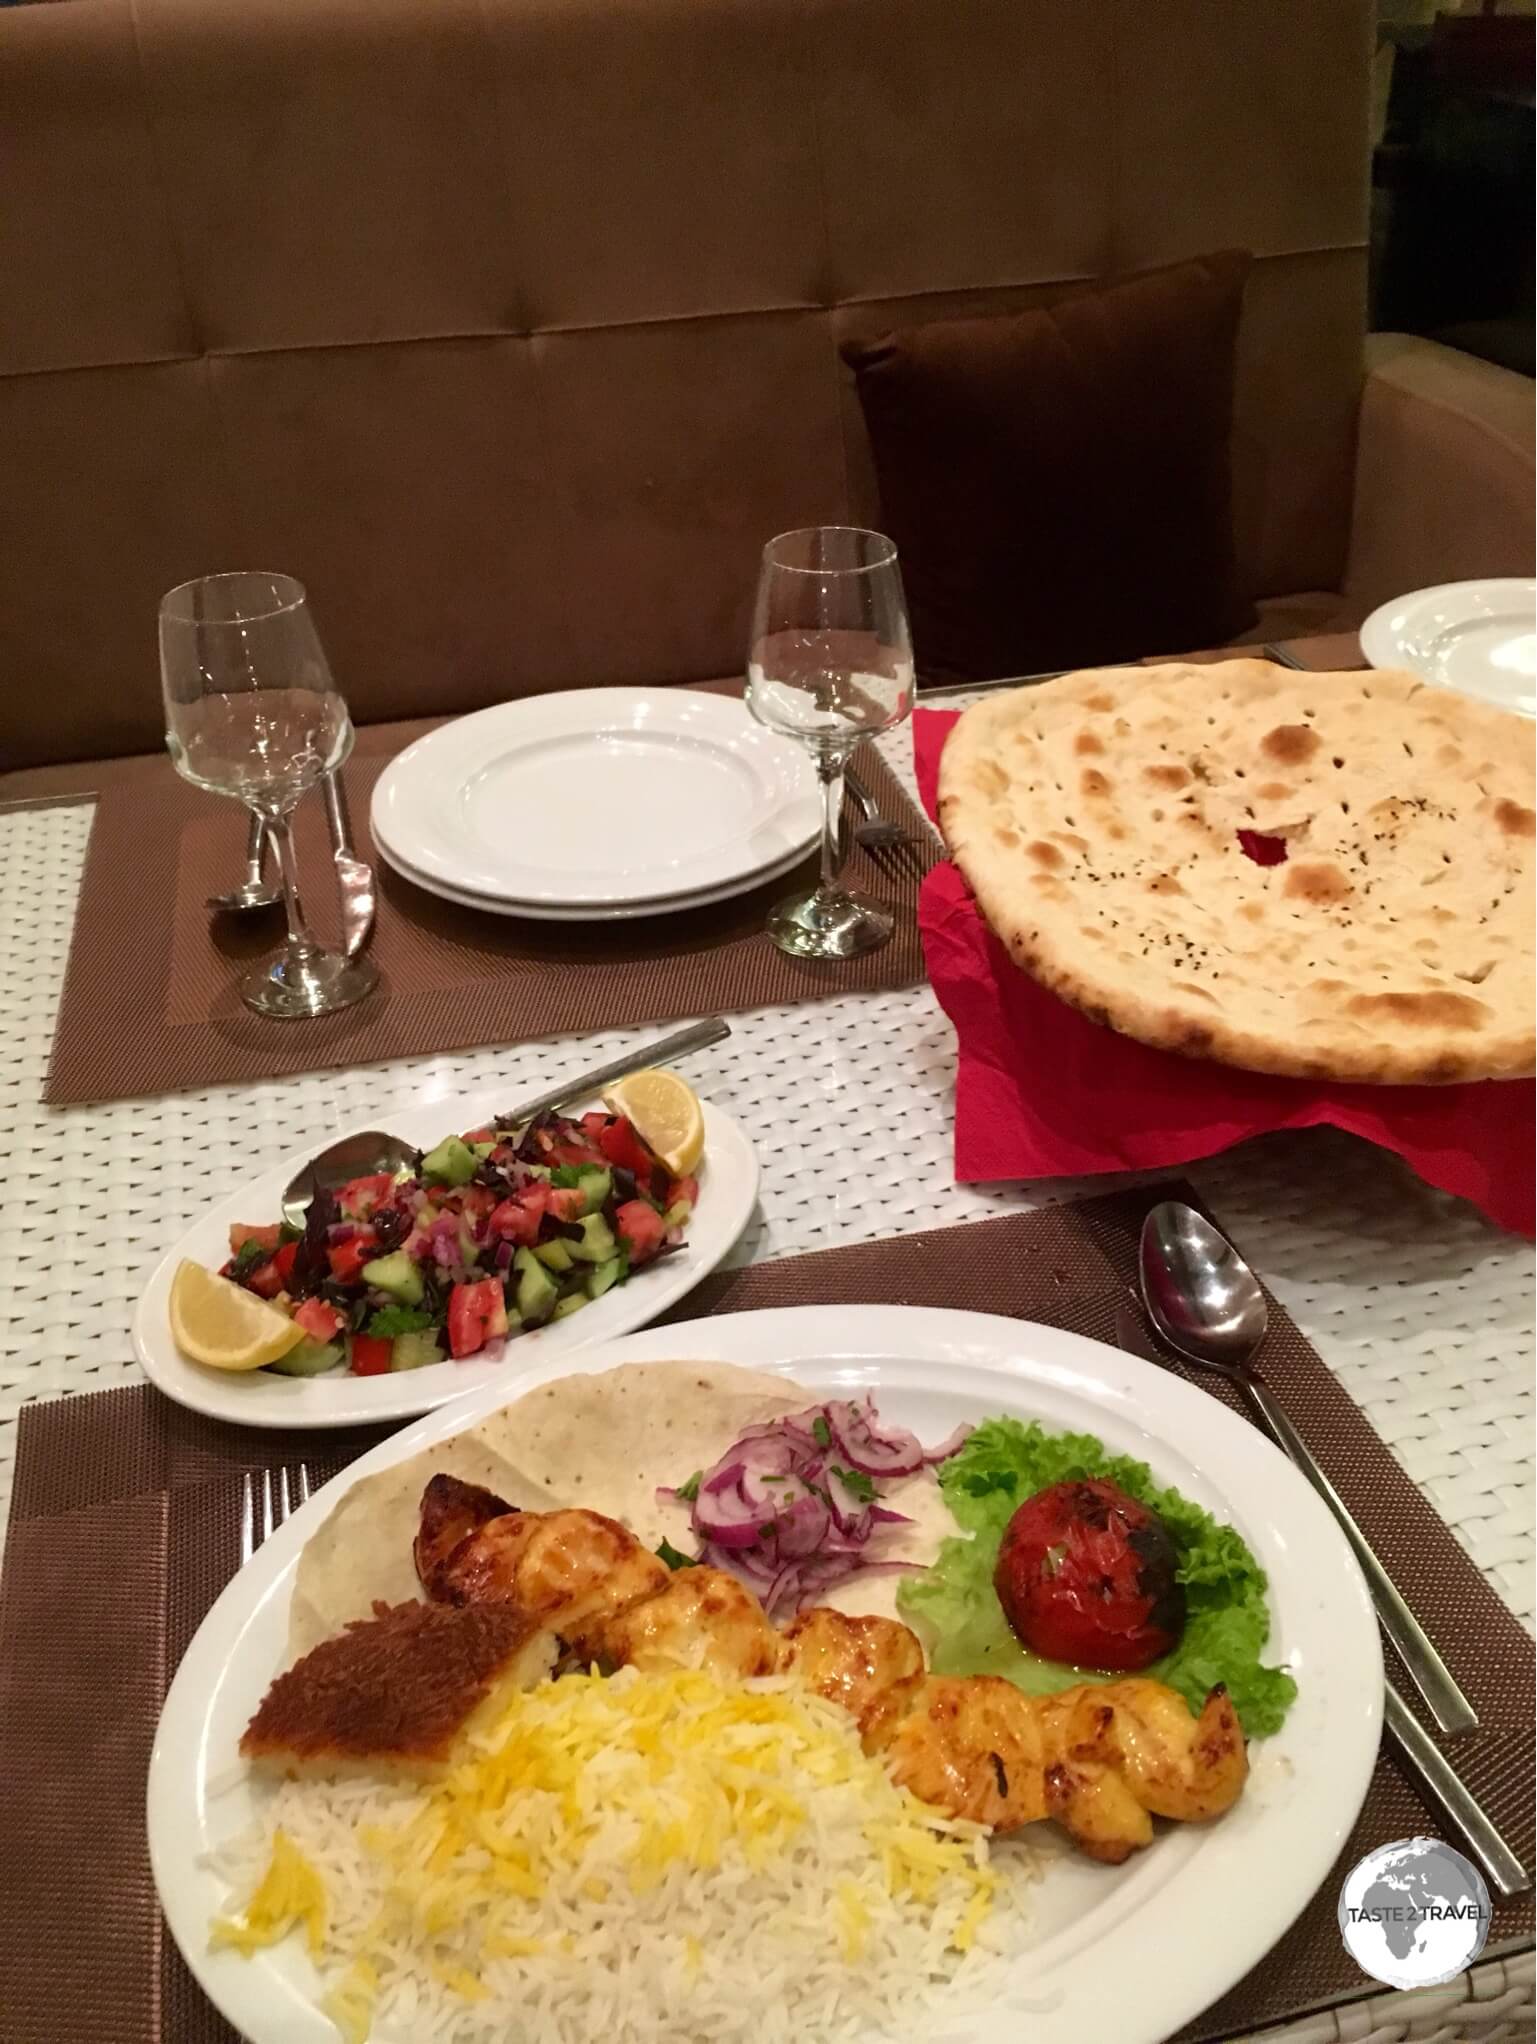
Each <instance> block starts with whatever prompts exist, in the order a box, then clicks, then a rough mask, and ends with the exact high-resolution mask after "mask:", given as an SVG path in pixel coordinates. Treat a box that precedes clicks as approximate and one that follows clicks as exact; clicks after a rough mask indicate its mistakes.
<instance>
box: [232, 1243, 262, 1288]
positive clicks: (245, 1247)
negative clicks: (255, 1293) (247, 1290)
mask: <svg viewBox="0 0 1537 2044" xmlns="http://www.w3.org/2000/svg"><path fill="white" fill-rule="evenodd" d="M271 1255H272V1251H271V1250H270V1249H269V1248H267V1246H266V1244H265V1243H263V1242H258V1241H257V1240H256V1239H255V1238H254V1237H253V1238H252V1239H251V1240H250V1241H249V1242H242V1243H241V1245H240V1247H239V1248H238V1249H237V1250H236V1251H235V1260H234V1262H233V1264H232V1265H231V1267H230V1276H231V1277H234V1278H243V1277H249V1276H250V1275H251V1272H252V1271H253V1270H258V1269H260V1267H261V1266H262V1264H264V1263H266V1262H267V1260H268V1259H269V1258H270V1256H271Z"/></svg>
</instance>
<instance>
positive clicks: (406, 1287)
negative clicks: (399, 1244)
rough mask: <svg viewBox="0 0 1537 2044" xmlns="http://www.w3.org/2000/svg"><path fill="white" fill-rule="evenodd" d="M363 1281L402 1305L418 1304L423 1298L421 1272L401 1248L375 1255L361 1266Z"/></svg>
mask: <svg viewBox="0 0 1537 2044" xmlns="http://www.w3.org/2000/svg"><path fill="white" fill-rule="evenodd" d="M363 1282H364V1284H365V1285H373V1286H374V1288H375V1289H376V1290H378V1291H381V1292H388V1293H389V1295H390V1297H391V1298H392V1299H396V1300H398V1301H399V1302H400V1304H401V1305H402V1306H419V1305H420V1304H421V1303H422V1298H423V1286H422V1274H421V1272H420V1271H419V1270H418V1269H417V1267H416V1265H415V1264H414V1263H413V1262H412V1261H411V1259H410V1257H409V1256H407V1254H406V1252H405V1251H404V1250H403V1249H394V1250H391V1252H390V1254H389V1255H388V1256H376V1257H375V1258H374V1260H373V1262H372V1263H365V1264H364V1266H363Z"/></svg>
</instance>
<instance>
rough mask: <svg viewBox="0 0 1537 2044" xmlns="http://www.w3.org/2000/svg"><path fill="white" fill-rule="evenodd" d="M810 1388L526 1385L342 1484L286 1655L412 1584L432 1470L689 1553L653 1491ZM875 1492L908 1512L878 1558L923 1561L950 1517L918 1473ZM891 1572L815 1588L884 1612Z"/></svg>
mask: <svg viewBox="0 0 1537 2044" xmlns="http://www.w3.org/2000/svg"><path fill="white" fill-rule="evenodd" d="M810 1400H811V1393H809V1392H808V1391H807V1390H806V1389H805V1388H804V1386H802V1385H799V1384H795V1383H791V1382H789V1381H787V1380H786V1379H785V1378H783V1377H775V1376H770V1375H769V1374H767V1373H766V1372H763V1371H757V1370H743V1369H738V1368H736V1367H734V1366H733V1365H731V1364H727V1363H628V1364H625V1365H623V1366H622V1367H621V1368H619V1369H617V1370H601V1371H594V1372H591V1373H586V1374H578V1375H574V1376H570V1377H559V1378H556V1379H555V1380H554V1381H553V1382H552V1383H548V1384H540V1385H536V1386H535V1388H534V1389H533V1390H531V1391H527V1392H525V1393H524V1395H523V1396H522V1397H521V1398H518V1399H515V1400H514V1401H513V1403H512V1404H510V1405H506V1406H503V1407H502V1408H501V1409H500V1411H497V1412H493V1413H491V1414H490V1415H489V1416H488V1417H487V1418H485V1419H483V1420H481V1421H480V1422H479V1424H478V1425H476V1426H473V1427H469V1428H467V1429H466V1430H465V1431H464V1432H463V1433H460V1434H455V1435H454V1436H453V1437H452V1438H451V1439H449V1440H447V1441H444V1442H442V1443H441V1444H440V1445H439V1446H437V1447H434V1448H428V1449H424V1450H423V1452H422V1453H421V1454H420V1455H413V1456H412V1457H411V1458H410V1460H409V1461H406V1462H400V1463H397V1464H396V1465H395V1466H394V1467H393V1468H391V1469H383V1470H380V1471H379V1472H378V1474H377V1475H374V1476H365V1477H362V1478H360V1479H359V1481H358V1482H357V1483H355V1484H353V1485H352V1487H351V1489H350V1490H348V1491H347V1493H346V1495H345V1496H344V1497H343V1498H342V1499H341V1501H340V1502H339V1503H338V1504H337V1506H336V1509H335V1510H334V1511H333V1512H332V1513H331V1515H330V1517H329V1518H328V1519H327V1520H326V1521H325V1523H324V1525H322V1526H321V1528H320V1530H319V1532H318V1533H315V1534H314V1535H312V1536H311V1538H310V1539H309V1541H308V1542H307V1543H306V1544H305V1548H304V1552H303V1554H302V1555H301V1556H300V1559H299V1569H298V1575H297V1578H296V1580H295V1583H294V1594H293V1602H292V1605H291V1606H290V1612H289V1640H288V1644H289V1653H290V1656H291V1658H293V1659H297V1658H298V1657H299V1655H301V1654H304V1653H307V1652H308V1651H309V1649H310V1648H311V1647H313V1646H315V1645H317V1644H318V1643H319V1642H320V1641H321V1640H323V1639H328V1638H330V1637H331V1636H332V1635H333V1634H335V1633H337V1632H340V1631H341V1629H342V1627H343V1626H344V1625H346V1624H347V1622H348V1621H349V1620H350V1619H354V1618H366V1617H367V1616H368V1614H369V1612H370V1611H371V1610H372V1609H373V1606H374V1604H375V1602H376V1601H378V1602H382V1603H385V1604H403V1603H407V1602H409V1601H410V1600H411V1599H412V1598H414V1597H419V1596H420V1595H421V1586H420V1585H419V1584H418V1582H417V1579H416V1569H415V1566H414V1564H413V1561H412V1557H411V1543H412V1541H413V1539H414V1538H415V1536H416V1528H417V1515H418V1512H419V1509H420V1505H421V1496H422V1491H423V1490H424V1489H425V1487H426V1484H427V1480H428V1478H429V1477H431V1476H435V1475H437V1474H438V1473H439V1472H442V1473H444V1474H447V1475H450V1476H458V1477H461V1478H463V1480H464V1481H465V1482H466V1483H479V1484H484V1485H485V1486H486V1488H487V1489H488V1490H494V1491H495V1492H496V1493H497V1495H498V1496H499V1497H503V1498H505V1499H506V1501H507V1502H508V1504H510V1505H515V1506H517V1507H518V1508H519V1509H520V1510H522V1511H533V1512H551V1511H560V1510H568V1509H570V1508H572V1507H574V1506H585V1507H586V1508H587V1509H589V1510H591V1511H595V1512H602V1513H604V1514H605V1516H606V1517H608V1518H610V1519H618V1520H619V1521H620V1522H621V1523H622V1524H623V1525H625V1526H628V1527H629V1529H630V1531H631V1532H632V1533H634V1534H635V1535H636V1536H637V1538H638V1539H640V1540H641V1541H643V1542H644V1543H645V1545H646V1546H647V1547H655V1546H656V1545H657V1544H658V1543H659V1542H660V1541H661V1540H662V1539H664V1538H666V1539H669V1540H671V1541H672V1542H673V1544H674V1545H675V1546H677V1547H679V1548H680V1549H684V1550H686V1551H690V1552H691V1551H692V1550H693V1547H694V1544H695V1543H694V1540H693V1537H692V1535H691V1533H690V1531H689V1510H688V1506H687V1505H684V1504H678V1503H675V1502H673V1501H671V1500H668V1499H665V1498H658V1496H657V1491H658V1488H659V1487H661V1486H664V1485H672V1484H679V1483H686V1482H687V1480H688V1478H689V1477H690V1476H692V1475H693V1474H694V1472H695V1470H697V1469H701V1468H705V1469H707V1468H709V1466H710V1465H711V1464H712V1463H713V1462H717V1461H718V1460H719V1459H720V1457H721V1456H722V1455H723V1454H724V1453H725V1451H726V1450H727V1448H729V1447H730V1445H731V1443H732V1442H733V1441H734V1440H735V1439H736V1437H737V1436H738V1434H740V1433H741V1431H742V1429H743V1428H744V1427H747V1426H751V1425H755V1424H756V1423H757V1422H759V1421H761V1420H768V1419H774V1418H777V1417H778V1416H780V1415H781V1414H783V1413H787V1412H799V1411H802V1410H803V1409H804V1408H805V1406H806V1405H807V1404H808V1403H809V1402H810ZM886 1501H887V1502H888V1503H890V1502H894V1503H895V1504H896V1506H897V1508H898V1509H899V1510H901V1511H903V1512H905V1513H907V1514H908V1515H909V1517H910V1518H911V1520H912V1524H911V1525H909V1526H907V1527H904V1528H902V1529H900V1531H899V1532H898V1533H896V1534H894V1535H892V1536H891V1537H888V1538H887V1539H885V1540H883V1541H882V1545H881V1552H882V1555H883V1557H885V1558H889V1559H892V1560H896V1559H910V1560H914V1561H918V1560H922V1561H925V1562H926V1561H929V1560H932V1558H933V1555H934V1553H935V1552H936V1551H937V1549H938V1545H939V1541H940V1539H941V1538H942V1537H943V1535H944V1534H946V1533H953V1532H954V1530H955V1527H954V1525H953V1523H952V1522H951V1520H950V1517H949V1514H948V1512H947V1511H946V1510H945V1508H944V1505H943V1503H942V1501H941V1500H940V1497H939V1488H938V1485H937V1484H936V1483H935V1482H934V1480H933V1478H932V1476H930V1475H927V1474H924V1475H921V1476H917V1477H912V1478H910V1479H908V1481H907V1482H906V1483H905V1484H903V1485H902V1486H901V1488H900V1489H899V1490H888V1491H887V1493H886ZM898 1580H899V1578H896V1577H893V1576H889V1575H881V1576H872V1577H871V1578H870V1579H868V1580H866V1579H862V1578H861V1579H856V1580H855V1581H853V1582H851V1583H849V1584H848V1585H846V1586H845V1587H844V1590H843V1593H842V1594H835V1595H834V1596H833V1597H832V1598H830V1599H828V1600H827V1601H829V1602H834V1603H837V1604H838V1605H839V1607H840V1608H841V1609H844V1610H849V1611H880V1612H882V1613H885V1614H886V1615H890V1614H891V1613H892V1612H894V1610H895V1603H894V1597H895V1589H896V1583H897V1581H898Z"/></svg>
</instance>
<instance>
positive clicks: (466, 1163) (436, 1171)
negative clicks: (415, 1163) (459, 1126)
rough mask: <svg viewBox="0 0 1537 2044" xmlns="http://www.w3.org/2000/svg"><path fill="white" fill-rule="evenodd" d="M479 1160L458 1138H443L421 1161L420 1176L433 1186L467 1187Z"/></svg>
mask: <svg viewBox="0 0 1537 2044" xmlns="http://www.w3.org/2000/svg"><path fill="white" fill-rule="evenodd" d="M479 1162H480V1159H479V1158H478V1157H477V1156H476V1155H475V1152H474V1151H473V1150H472V1149H471V1148H470V1146H469V1144H468V1143H466V1142H464V1141H462V1140H461V1138H460V1137H458V1136H445V1137H444V1138H443V1140H442V1142H441V1143H439V1144H438V1146H437V1148H436V1149H435V1150H429V1151H428V1152H427V1154H426V1156H425V1157H423V1159H422V1176H423V1178H426V1179H429V1180H431V1182H432V1183H433V1184H435V1185H468V1184H469V1182H470V1180H471V1179H472V1178H473V1177H474V1176H475V1169H476V1166H477V1165H478V1164H479Z"/></svg>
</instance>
